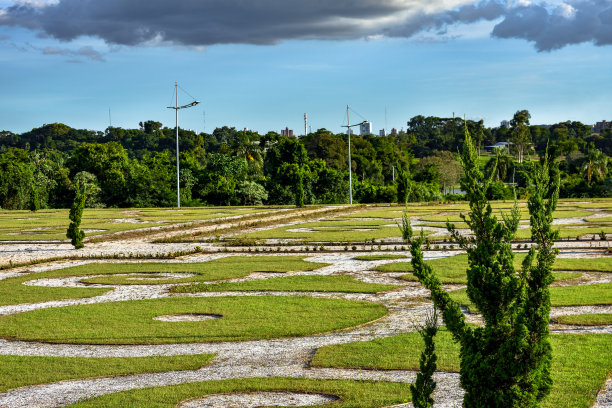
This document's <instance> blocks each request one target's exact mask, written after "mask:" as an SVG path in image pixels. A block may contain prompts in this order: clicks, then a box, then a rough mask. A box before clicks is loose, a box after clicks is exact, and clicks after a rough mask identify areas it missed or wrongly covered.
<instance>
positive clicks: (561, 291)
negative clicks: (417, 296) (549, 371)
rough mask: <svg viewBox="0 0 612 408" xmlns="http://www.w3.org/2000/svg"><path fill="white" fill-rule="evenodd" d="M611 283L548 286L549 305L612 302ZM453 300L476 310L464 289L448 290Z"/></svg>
mask: <svg viewBox="0 0 612 408" xmlns="http://www.w3.org/2000/svg"><path fill="white" fill-rule="evenodd" d="M611 290H612V283H597V284H593V285H581V286H557V287H551V288H550V301H551V306H555V307H556V306H592V305H610V304H612V296H610V293H611V292H610V291H611ZM450 297H451V299H453V301H455V302H457V303H459V304H460V305H462V306H465V307H467V308H468V309H469V310H470V311H473V312H476V308H475V307H474V304H473V302H471V301H470V299H469V297H468V296H467V292H466V290H465V289H460V290H455V291H452V292H450Z"/></svg>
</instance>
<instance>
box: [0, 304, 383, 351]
mask: <svg viewBox="0 0 612 408" xmlns="http://www.w3.org/2000/svg"><path fill="white" fill-rule="evenodd" d="M386 313H387V309H386V308H385V307H383V306H381V305H378V304H373V303H369V302H358V301H349V300H344V299H318V298H310V297H287V296H228V297H217V298H165V299H149V300H134V301H124V302H111V303H100V304H91V305H79V306H67V307H59V308H50V309H40V310H34V311H31V312H26V313H19V314H15V315H9V316H4V317H0V336H1V337H4V338H8V339H15V340H26V341H41V342H50V343H70V344H172V343H197V342H221V341H244V340H260V339H271V338H279V337H295V336H306V335H311V334H315V333H322V332H327V331H331V330H338V329H343V328H347V327H352V326H357V325H360V324H363V323H367V322H369V321H372V320H375V319H378V318H379V317H381V316H384V315H385V314H386ZM188 314H189V315H203V314H205V315H221V316H223V318H221V319H209V320H205V321H182V322H166V321H159V320H155V319H154V318H155V317H158V316H169V315H188Z"/></svg>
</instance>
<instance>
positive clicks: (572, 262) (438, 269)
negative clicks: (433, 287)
mask: <svg viewBox="0 0 612 408" xmlns="http://www.w3.org/2000/svg"><path fill="white" fill-rule="evenodd" d="M526 256H527V254H526V253H524V252H523V253H515V256H514V267H515V268H517V270H519V269H520V268H521V264H522V262H523V260H524V259H525V257H526ZM426 262H427V264H429V265H431V267H432V268H433V270H434V272H435V273H436V274H437V276H438V277H439V278H440V280H441V281H442V283H466V282H467V277H466V269H467V266H468V257H467V255H466V254H460V255H455V256H451V257H447V258H437V259H432V260H428V261H426ZM374 269H375V270H377V271H381V272H412V264H411V263H410V262H395V263H388V264H384V265H379V266H377V267H376V268H374ZM554 270H555V271H581V272H612V258H591V259H573V258H571V259H568V258H557V259H556V260H555V264H554ZM580 275H581V274H580V273H565V272H557V273H555V280H567V279H573V278H577V277H579V276H580ZM403 278H404V279H406V280H410V281H413V280H416V278H415V277H414V276H413V275H406V276H403Z"/></svg>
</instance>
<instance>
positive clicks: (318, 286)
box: [172, 275, 399, 293]
mask: <svg viewBox="0 0 612 408" xmlns="http://www.w3.org/2000/svg"><path fill="white" fill-rule="evenodd" d="M397 288H399V286H398V285H382V284H376V283H366V282H362V281H359V280H356V279H355V278H353V277H351V276H346V275H334V276H317V275H315V276H288V277H282V278H272V279H264V280H252V281H244V282H223V283H213V284H202V283H199V284H195V285H189V286H176V287H174V288H173V289H172V292H174V293H197V292H227V291H247V292H249V291H284V292H344V293H377V292H383V291H385V290H391V289H397Z"/></svg>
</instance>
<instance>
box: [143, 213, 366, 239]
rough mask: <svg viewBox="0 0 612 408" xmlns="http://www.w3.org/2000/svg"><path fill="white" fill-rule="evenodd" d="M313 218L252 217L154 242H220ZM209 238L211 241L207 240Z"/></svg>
mask: <svg viewBox="0 0 612 408" xmlns="http://www.w3.org/2000/svg"><path fill="white" fill-rule="evenodd" d="M364 207H365V206H363V205H355V206H353V207H351V210H353V211H351V212H356V211H359V210H362V209H363V208H364ZM340 212H341V213H343V214H346V212H347V209H346V208H344V207H337V208H328V209H326V210H324V211H320V212H317V213H316V217H317V218H323V217H327V216H329V215H334V214H337V213H340ZM312 216H313V214H311V213H308V214H300V213H297V214H295V215H290V216H287V217H285V218H282V219H280V220H279V219H273V220H270V219H262V220H259V219H255V220H252V218H256V217H250V218H249V219H242V220H241V221H242V222H240V223H238V224H235V225H231V226H228V227H224V228H215V229H214V230H212V231H201V232H194V233H188V234H183V235H176V236H174V237H166V238H160V239H157V240H155V241H153V242H155V243H160V244H171V243H189V242H194V241H207V242H208V241H220V240H221V235H227V234H232V233H237V232H243V231H244V230H245V229H251V228H262V227H268V226H271V225H276V224H279V223H289V222H294V221H300V220H306V219H309V218H311V217H312ZM207 237H209V239H205V238H207Z"/></svg>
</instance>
